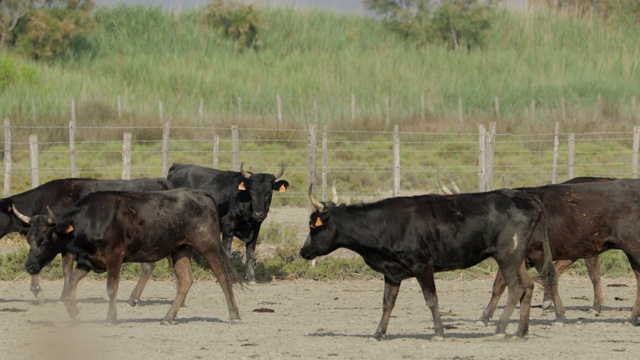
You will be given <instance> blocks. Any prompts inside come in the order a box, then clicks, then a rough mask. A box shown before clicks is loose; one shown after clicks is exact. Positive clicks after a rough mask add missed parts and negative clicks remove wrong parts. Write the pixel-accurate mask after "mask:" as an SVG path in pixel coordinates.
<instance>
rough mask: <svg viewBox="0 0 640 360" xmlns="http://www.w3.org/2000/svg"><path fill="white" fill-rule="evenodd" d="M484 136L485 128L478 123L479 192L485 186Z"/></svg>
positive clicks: (485, 134) (485, 135)
mask: <svg viewBox="0 0 640 360" xmlns="http://www.w3.org/2000/svg"><path fill="white" fill-rule="evenodd" d="M486 137H487V130H486V129H485V127H484V125H482V124H480V125H479V136H478V145H479V147H480V149H479V151H478V191H479V192H483V191H485V189H486V186H485V179H486V177H485V170H486V168H485V160H486V158H485V153H486V146H487V144H486V140H485V139H486Z"/></svg>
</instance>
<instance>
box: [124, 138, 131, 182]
mask: <svg viewBox="0 0 640 360" xmlns="http://www.w3.org/2000/svg"><path fill="white" fill-rule="evenodd" d="M129 179H131V133H124V135H123V136H122V180H129Z"/></svg>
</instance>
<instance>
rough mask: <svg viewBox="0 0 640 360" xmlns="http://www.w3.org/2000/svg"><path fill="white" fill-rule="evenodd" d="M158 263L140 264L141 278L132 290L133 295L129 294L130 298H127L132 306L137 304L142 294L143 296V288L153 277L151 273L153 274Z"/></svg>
mask: <svg viewBox="0 0 640 360" xmlns="http://www.w3.org/2000/svg"><path fill="white" fill-rule="evenodd" d="M155 267H156V263H142V264H140V270H141V271H140V279H138V283H137V284H136V287H135V288H134V289H133V291H132V292H131V296H129V300H127V304H129V305H130V306H136V305H137V304H138V301H140V296H142V290H144V287H145V286H146V285H147V282H149V279H151V275H152V274H153V269H155Z"/></svg>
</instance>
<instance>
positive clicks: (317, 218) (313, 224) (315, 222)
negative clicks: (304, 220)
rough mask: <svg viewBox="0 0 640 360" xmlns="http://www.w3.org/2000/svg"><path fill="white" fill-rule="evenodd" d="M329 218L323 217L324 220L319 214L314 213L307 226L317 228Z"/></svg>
mask: <svg viewBox="0 0 640 360" xmlns="http://www.w3.org/2000/svg"><path fill="white" fill-rule="evenodd" d="M328 220H329V218H325V219H324V220H323V219H322V218H321V217H320V215H316V216H315V218H312V219H311V222H310V223H309V227H310V228H312V229H317V228H320V227H323V226H325V225H326V223H327V221H328Z"/></svg>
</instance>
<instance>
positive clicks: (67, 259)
mask: <svg viewBox="0 0 640 360" xmlns="http://www.w3.org/2000/svg"><path fill="white" fill-rule="evenodd" d="M72 271H73V254H71V253H64V254H62V277H63V279H64V280H63V281H64V286H63V287H62V294H60V301H61V302H63V303H64V302H67V300H68V299H69V294H68V293H67V289H68V288H69V287H68V286H67V284H68V283H69V278H70V277H71V272H72Z"/></svg>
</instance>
